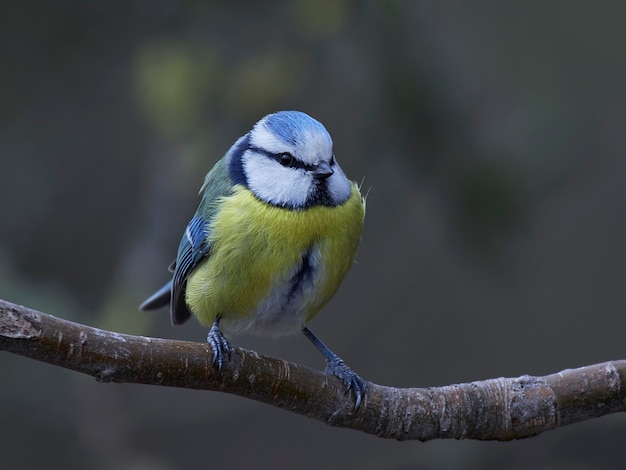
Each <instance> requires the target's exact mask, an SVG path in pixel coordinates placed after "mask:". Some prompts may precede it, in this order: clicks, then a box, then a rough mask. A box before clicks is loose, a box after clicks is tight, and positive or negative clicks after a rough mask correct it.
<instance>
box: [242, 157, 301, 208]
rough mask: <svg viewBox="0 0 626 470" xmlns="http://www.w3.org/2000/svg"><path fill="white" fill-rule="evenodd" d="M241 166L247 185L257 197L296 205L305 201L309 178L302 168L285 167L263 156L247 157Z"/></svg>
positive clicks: (280, 203)
mask: <svg viewBox="0 0 626 470" xmlns="http://www.w3.org/2000/svg"><path fill="white" fill-rule="evenodd" d="M243 166H244V171H245V172H246V175H247V177H248V187H249V188H250V191H252V193H253V194H254V195H256V196H257V197H258V198H259V199H261V200H263V201H267V202H271V203H274V204H278V205H282V204H287V205H290V206H296V207H297V206H303V205H304V204H305V203H306V200H307V197H308V192H309V187H310V186H311V179H310V176H309V175H307V174H306V172H304V171H303V170H297V169H293V168H285V167H283V166H280V165H279V164H278V163H274V162H272V161H270V160H269V159H266V158H265V157H263V158H248V159H246V160H244V162H243Z"/></svg>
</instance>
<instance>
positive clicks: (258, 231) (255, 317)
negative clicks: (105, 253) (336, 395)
mask: <svg viewBox="0 0 626 470" xmlns="http://www.w3.org/2000/svg"><path fill="white" fill-rule="evenodd" d="M200 193H201V195H202V199H201V202H200V206H199V207H198V210H197V211H196V213H195V215H194V216H193V218H192V219H191V221H190V222H189V225H188V226H187V229H186V230H185V233H184V235H183V237H182V240H181V242H180V245H179V247H178V256H177V257H176V261H175V262H174V263H173V264H172V266H171V267H170V271H173V273H174V274H173V278H172V280H171V281H170V282H168V283H167V284H166V285H165V286H163V287H162V288H161V289H160V290H159V291H157V292H156V293H155V294H154V295H152V297H150V298H149V299H147V300H146V301H145V302H144V303H143V304H142V305H141V307H140V309H141V310H152V309H156V308H159V307H165V306H167V305H169V308H170V316H171V320H172V324H174V325H180V324H181V323H184V322H185V321H187V320H188V319H189V318H190V317H191V315H192V314H193V315H195V317H196V318H197V319H198V321H199V322H200V323H201V324H202V325H205V326H207V327H210V330H209V333H208V336H207V341H208V342H209V344H210V345H211V349H212V351H213V364H214V365H216V366H217V368H218V373H219V372H221V368H222V364H223V360H224V357H225V356H227V357H230V351H231V347H230V344H229V342H228V340H227V339H226V338H225V336H224V335H223V334H222V329H223V331H224V332H226V333H227V334H229V335H231V334H234V333H238V332H243V331H248V332H255V333H260V334H266V335H273V336H277V335H282V334H287V333H291V332H295V331H302V332H303V333H304V335H305V336H306V337H307V338H309V340H311V341H312V342H313V344H314V345H315V346H316V347H317V349H318V350H319V351H320V352H321V353H322V354H323V355H324V358H325V359H326V362H327V367H326V372H327V373H330V374H334V375H336V376H338V377H339V378H340V379H341V380H343V382H344V384H345V386H346V390H347V391H350V390H353V391H354V393H355V399H356V401H355V408H357V409H358V407H359V405H360V403H361V399H362V397H363V395H364V393H365V382H364V381H363V380H362V379H361V378H360V377H359V376H358V375H357V374H355V373H354V372H353V371H352V370H351V369H350V368H349V367H348V366H347V365H346V364H345V363H344V362H343V361H342V360H341V359H340V358H339V357H338V356H337V355H336V354H335V353H333V352H332V351H331V350H330V349H329V348H328V347H327V346H325V345H324V343H322V342H321V341H320V340H319V339H318V338H317V336H316V335H315V334H313V332H312V331H311V330H310V329H309V328H308V327H307V326H306V325H307V323H308V322H310V321H311V319H312V318H313V317H314V316H315V315H316V314H317V313H318V312H319V311H320V309H321V308H322V307H323V306H324V305H325V304H326V302H328V301H329V300H330V298H331V297H332V296H333V295H334V294H335V292H336V291H337V288H338V287H339V284H340V283H341V281H342V279H343V278H344V276H345V275H346V273H347V272H348V270H349V269H350V267H351V266H352V263H353V261H354V256H355V253H356V250H357V246H358V245H359V242H360V239H361V231H362V229H363V219H364V216H365V201H364V199H363V198H362V197H361V193H360V192H359V188H358V186H357V185H356V184H355V183H354V182H352V181H349V180H348V179H347V178H346V176H345V174H344V173H343V171H342V170H341V168H340V167H339V164H338V163H337V160H336V158H335V155H334V153H333V142H332V139H331V137H330V135H329V133H328V131H327V130H326V128H325V127H324V126H323V125H322V124H321V123H320V122H318V121H316V120H315V119H313V118H311V117H310V116H308V115H307V114H304V113H302V112H298V111H281V112H277V113H274V114H270V115H268V116H266V117H264V118H263V119H261V120H260V121H259V122H257V123H256V124H255V125H254V127H253V128H252V130H251V131H249V132H248V133H247V134H245V135H244V136H242V137H240V138H239V139H238V140H237V141H236V142H235V144H234V145H233V146H232V147H231V148H230V150H229V151H228V152H227V153H226V155H225V156H224V157H223V158H222V159H221V160H219V161H218V162H217V163H216V164H215V166H214V167H213V169H212V170H211V171H210V172H209V173H208V174H207V175H206V178H205V180H204V184H203V185H202V188H201V189H200Z"/></svg>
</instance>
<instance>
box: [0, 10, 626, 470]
mask: <svg viewBox="0 0 626 470" xmlns="http://www.w3.org/2000/svg"><path fill="white" fill-rule="evenodd" d="M624 13H626V7H625V6H624V5H623V4H621V3H617V2H601V3H596V4H592V3H586V2H559V1H547V2H538V1H529V2H495V1H479V2H458V1H444V2H435V1H413V2H412V1H401V0H381V1H363V2H358V1H356V0H334V1H333V0H318V1H313V0H294V1H291V2H280V1H268V2H251V1H235V2H217V1H204V2H199V1H178V2H176V1H172V2H148V1H145V0H140V1H136V2H123V1H119V0H113V1H107V2H104V1H98V0H92V1H78V0H64V1H60V2H46V1H42V0H35V1H33V2H18V1H15V0H10V1H7V2H3V3H2V4H1V5H0V37H1V40H0V52H1V54H0V61H1V69H2V73H1V74H0V103H1V105H0V175H2V179H1V180H2V184H0V201H1V202H0V220H1V221H2V222H1V229H0V297H1V298H5V299H7V300H9V301H12V302H16V303H22V304H24V305H28V306H30V307H33V308H38V309H40V310H42V311H45V312H47V313H51V314H54V315H57V316H60V317H63V318H69V319H72V320H75V321H79V322H84V323H87V324H90V325H94V326H98V327H101V328H108V329H113V330H115V331H119V332H124V333H132V334H144V335H154V336H161V337H171V338H181V339H188V340H194V341H203V339H204V337H205V333H206V332H205V331H203V329H202V328H201V327H200V326H198V325H197V324H194V323H193V322H190V323H189V324H188V325H184V326H183V327H180V328H177V329H173V328H172V327H171V326H170V325H169V319H168V315H167V313H166V312H162V313H160V314H159V313H150V314H147V313H142V312H138V310H137V305H138V304H139V303H140V302H141V301H142V300H143V299H144V298H145V297H147V296H148V295H149V294H151V293H152V292H153V290H155V289H156V288H158V287H160V285H162V283H164V282H165V281H166V280H167V277H168V274H169V273H168V272H167V269H166V268H167V265H168V264H169V263H170V262H171V260H172V259H173V258H174V256H175V253H176V247H177V245H178V241H179V238H180V236H181V235H182V233H183V230H184V227H185V226H186V224H187V222H188V220H189V218H190V217H191V215H192V214H193V212H194V210H195V208H196V205H197V202H198V197H197V192H198V190H199V188H200V185H201V183H202V180H203V177H204V174H205V173H206V172H207V171H208V170H209V169H210V168H211V167H212V165H213V164H214V163H215V162H216V161H217V160H218V159H219V158H220V157H221V156H222V155H223V154H224V153H225V151H226V150H227V149H228V148H229V146H230V145H231V144H232V143H233V142H234V141H235V140H236V139H237V138H238V137H239V136H240V135H242V134H244V133H245V132H247V131H248V130H249V128H250V127H251V126H252V125H253V124H254V123H255V122H256V121H257V120H258V119H260V118H261V117H262V116H264V115H266V114H268V113H270V112H274V111H277V110H280V109H298V110H301V111H304V112H307V113H308V114H310V115H312V116H313V117H315V118H317V119H318V120H320V121H321V122H323V123H324V124H325V125H326V127H327V128H328V130H329V131H330V133H331V135H332V136H333V139H334V142H335V152H336V155H337V158H338V160H339V161H340V163H341V165H342V168H343V169H344V171H345V172H346V174H348V176H349V177H351V178H352V179H354V180H356V181H359V182H363V189H364V192H367V193H368V198H367V216H366V227H365V232H364V235H363V244H362V246H361V248H360V250H359V253H358V256H357V263H356V264H355V266H354V267H353V269H352V271H351V273H350V274H349V276H348V278H347V279H346V281H345V282H344V285H343V286H342V288H341V289H340V292H339V293H338V294H337V296H336V298H335V299H334V300H333V301H332V302H331V303H330V304H329V305H328V307H327V308H326V309H325V310H324V311H323V312H322V313H321V314H320V315H319V317H318V318H316V319H315V321H314V322H313V324H312V328H313V329H314V330H315V331H316V332H317V333H318V334H319V335H320V336H321V337H322V338H324V341H325V342H327V343H328V344H329V345H330V346H331V347H332V348H333V349H334V350H336V351H337V353H339V354H340V355H341V356H342V357H343V358H344V359H345V360H346V362H347V363H348V364H349V365H350V366H351V367H352V368H353V369H354V370H356V371H357V372H359V373H360V374H361V375H362V376H363V377H364V378H365V379H367V380H371V381H374V382H377V383H383V384H386V385H394V386H435V385H444V384H450V383H455V382H463V381H471V380H480V379H484V378H489V377H497V376H518V375H521V374H524V373H529V374H535V375H541V374H547V373H551V372H555V371H558V370H560V369H564V368H569V367H577V366H582V365H587V364H592V363H594V362H600V361H605V360H610V359H620V358H621V359H623V358H624V357H625V355H626V349H625V348H624V341H623V331H625V328H626V315H624V311H625V310H626V300H625V299H624V295H623V285H624V282H625V281H626V268H625V266H626V249H625V248H624V240H625V239H626V222H625V218H624V209H625V207H624V206H625V205H626V204H625V201H626V185H624V184H623V181H622V180H623V175H624V174H626V172H625V170H626V157H625V155H624V154H625V151H626V138H625V135H626V134H625V133H624V123H625V122H626V100H625V92H624V83H626V58H625V57H624V54H623V44H624V41H625V40H626V32H625V30H624V28H623V25H622V22H623V21H622V18H623V17H624ZM233 343H234V344H237V345H240V346H243V347H247V348H251V349H255V350H258V351H260V352H262V353H266V354H274V355H277V356H279V357H283V358H285V359H288V360H291V361H295V362H302V363H306V364H308V365H310V366H311V367H316V368H322V367H323V364H322V360H321V359H320V357H319V356H318V354H317V352H316V351H315V350H314V349H313V348H311V347H310V345H309V344H308V343H307V342H306V341H305V340H303V339H302V338H300V337H293V338H286V339H280V340H277V341H270V340H266V339H262V338H255V337H242V338H234V339H233ZM0 373H1V374H2V377H3V380H2V386H1V387H0V424H1V425H0V455H2V456H3V457H2V459H3V466H4V464H5V463H6V465H7V467H6V468H12V469H14V468H33V467H35V466H38V465H44V464H45V465H48V466H50V465H54V466H61V465H63V466H64V467H65V468H69V469H72V468H77V469H78V468H96V469H97V468H107V469H109V468H121V469H136V468H154V469H178V468H189V467H192V466H193V467H196V466H198V465H202V466H207V467H209V466H224V465H226V466H228V467H233V468H247V467H252V466H254V467H255V468H265V467H267V468H295V467H297V468H335V467H338V468H339V467H346V465H349V466H350V467H353V466H354V467H358V468H361V469H368V468H459V469H466V468H470V469H474V468H475V469H485V468H525V467H528V466H529V465H532V467H533V468H556V467H559V468H573V467H576V468H615V466H614V465H616V462H618V461H621V460H622V458H621V456H622V455H623V452H624V446H625V445H626V444H625V441H624V437H623V436H624V432H625V430H626V421H624V418H623V417H622V416H612V417H606V418H603V419H601V420H596V421H593V422H588V423H583V424H579V425H576V426H572V427H570V428H564V429H562V430H557V431H554V432H551V433H548V434H545V435H542V436H540V437H537V438H533V439H529V440H525V441H522V442H513V443H506V444H503V443H479V442H456V441H455V442H430V443H427V444H420V443H410V442H405V443H396V442H386V441H381V440H378V439H376V438H374V437H372V436H366V435H362V434H360V433H356V432H354V431H345V430H336V429H332V428H329V427H327V426H325V425H323V424H321V423H317V422H313V421H311V420H306V419H304V418H302V417H299V416H295V415H292V414H289V413H284V412H282V411H279V410H276V409H272V408H269V407H266V406H263V405H260V404H257V403H254V402H251V401H247V400H244V399H241V398H238V397H230V396H225V395H220V394H217V393H200V392H193V391H188V390H169V389H161V388H158V387H140V386H132V385H114V384H108V385H107V384H96V383H95V382H94V381H93V380H92V379H90V378H87V377H82V376H78V375H77V374H73V373H71V372H68V371H65V370H61V369H58V368H54V367H50V366H46V365H42V364H36V363H34V362H33V361H29V360H27V359H23V358H19V357H14V356H10V355H8V354H1V355H0ZM35 448H36V449H38V451H37V452H33V451H32V449H35ZM618 459H619V460H618Z"/></svg>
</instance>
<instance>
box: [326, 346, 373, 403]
mask: <svg viewBox="0 0 626 470" xmlns="http://www.w3.org/2000/svg"><path fill="white" fill-rule="evenodd" d="M326 373H327V374H332V375H335V376H337V377H339V378H340V379H341V381H342V382H343V384H344V386H345V387H346V393H350V390H353V391H354V397H355V400H354V411H355V412H356V411H358V410H359V408H360V406H361V400H362V399H363V396H365V388H366V386H365V381H364V380H363V379H362V378H361V377H359V375H358V374H357V373H356V372H354V371H353V370H352V369H350V368H349V367H348V366H347V365H346V363H345V362H343V360H341V359H340V358H339V357H335V358H333V359H332V360H330V361H328V362H327V363H326Z"/></svg>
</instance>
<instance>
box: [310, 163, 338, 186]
mask: <svg viewBox="0 0 626 470" xmlns="http://www.w3.org/2000/svg"><path fill="white" fill-rule="evenodd" d="M333 173H334V171H333V170H332V168H331V167H330V165H329V164H328V163H326V162H321V163H319V164H318V165H317V166H316V167H315V169H314V170H313V177H314V178H315V179H316V180H319V181H324V180H325V179H326V178H328V177H329V176H330V175H332V174H333Z"/></svg>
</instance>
